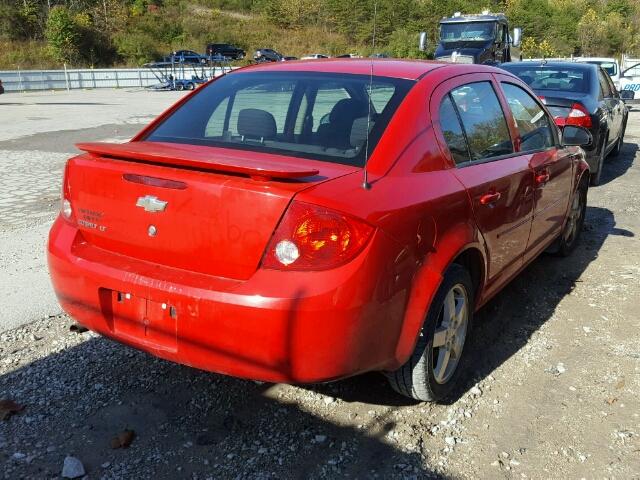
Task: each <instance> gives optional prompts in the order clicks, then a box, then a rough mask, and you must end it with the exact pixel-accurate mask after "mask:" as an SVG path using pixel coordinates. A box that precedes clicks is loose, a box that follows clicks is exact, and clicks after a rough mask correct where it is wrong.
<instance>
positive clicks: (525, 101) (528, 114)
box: [502, 83, 555, 152]
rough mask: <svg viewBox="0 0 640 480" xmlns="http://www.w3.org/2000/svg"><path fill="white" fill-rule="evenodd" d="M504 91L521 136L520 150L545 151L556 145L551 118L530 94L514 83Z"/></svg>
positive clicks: (506, 85) (504, 87)
mask: <svg viewBox="0 0 640 480" xmlns="http://www.w3.org/2000/svg"><path fill="white" fill-rule="evenodd" d="M502 89H503V91H504V96H505V97H506V99H507V103H508V104H509V108H510V109H511V113H512V114H513V118H514V120H515V121H516V126H517V127H518V133H519V134H520V150H521V151H523V152H528V151H532V150H545V149H547V148H550V147H553V146H554V145H555V137H554V134H553V130H552V127H551V121H550V120H549V116H548V115H547V114H546V112H545V111H544V110H543V109H542V107H541V106H540V105H539V104H538V102H536V101H535V100H534V99H533V97H532V96H531V95H529V93H527V92H526V91H525V90H523V89H522V88H520V87H518V86H517V85H513V84H512V83H503V84H502Z"/></svg>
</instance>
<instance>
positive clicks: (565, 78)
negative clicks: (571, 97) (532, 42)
mask: <svg viewBox="0 0 640 480" xmlns="http://www.w3.org/2000/svg"><path fill="white" fill-rule="evenodd" d="M504 68H505V69H506V70H508V71H509V72H511V73H513V74H514V75H517V76H518V77H520V80H522V81H524V82H525V83H526V84H527V85H529V86H530V87H531V88H533V89H534V90H560V91H566V92H579V93H588V92H589V79H590V74H589V70H587V69H585V68H571V67H554V66H544V67H540V66H536V67H522V66H517V67H511V66H507V67H504Z"/></svg>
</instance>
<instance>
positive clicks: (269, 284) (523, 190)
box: [48, 60, 591, 400]
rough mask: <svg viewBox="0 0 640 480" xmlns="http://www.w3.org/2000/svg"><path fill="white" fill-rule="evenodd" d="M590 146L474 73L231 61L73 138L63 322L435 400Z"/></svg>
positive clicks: (551, 230) (563, 242) (563, 225)
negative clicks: (96, 137)
mask: <svg viewBox="0 0 640 480" xmlns="http://www.w3.org/2000/svg"><path fill="white" fill-rule="evenodd" d="M371 68H373V71H374V72H375V76H374V77H373V81H372V76H371V73H370V72H371ZM284 88H286V91H284V90H283V89H284ZM283 92H284V93H283ZM298 93H299V94H298ZM371 98H375V101H371ZM327 114H328V115H327ZM325 117H326V121H324V122H323V121H320V119H321V118H325ZM590 140H591V135H590V134H589V132H588V131H587V130H586V129H583V128H581V127H576V126H572V125H567V126H565V127H564V132H563V133H561V132H560V131H559V129H558V127H557V126H556V125H555V124H554V122H553V118H552V117H551V115H550V114H549V112H548V111H547V110H546V108H545V107H544V106H543V105H542V103H541V102H540V100H539V99H538V98H537V97H536V96H535V94H534V93H533V92H532V91H531V90H530V89H529V88H528V87H527V86H526V84H525V83H523V82H522V81H520V80H519V79H518V78H517V77H516V76H514V75H511V74H509V73H507V72H504V71H501V70H498V69H497V68H493V67H488V66H483V65H462V64H442V63H432V62H416V61H402V60H398V61H394V62H388V61H379V60H371V61H366V62H364V61H363V62H356V61H351V60H328V61H326V62H307V63H296V64H295V66H293V65H292V64H289V63H286V62H274V63H271V64H268V65H256V66H253V67H247V68H244V69H240V70H237V71H235V72H233V73H231V74H228V75H225V76H222V77H219V78H218V79H217V80H216V81H214V82H210V83H208V84H206V85H205V86H203V87H201V88H199V89H197V90H196V91H195V92H193V93H191V94H190V96H189V97H187V98H186V99H183V100H182V101H181V102H180V103H178V104H177V106H176V107H174V108H172V109H169V110H167V111H166V112H165V113H163V114H162V115H161V116H160V117H159V118H158V119H156V120H155V121H154V122H152V123H151V124H150V125H149V126H148V127H146V128H145V129H144V130H143V131H142V132H140V133H139V134H138V135H137V136H136V137H135V138H134V139H133V140H132V141H130V142H129V143H125V144H116V143H83V144H78V148H79V149H81V150H83V151H85V152H87V153H86V154H83V155H80V156H76V157H73V158H71V159H70V160H69V161H68V162H67V164H66V167H65V173H64V180H63V189H62V190H63V194H62V195H63V198H62V207H61V213H60V215H59V216H58V218H57V219H56V221H55V223H54V225H53V226H52V228H51V232H50V234H49V243H48V262H49V270H50V273H51V279H52V282H53V286H54V289H55V292H56V294H57V297H58V299H59V301H60V303H61V305H62V306H63V308H64V310H65V311H66V312H68V313H69V314H70V315H71V316H72V317H73V318H75V319H76V320H77V321H78V322H80V323H81V324H83V325H85V326H87V327H88V328H90V329H92V330H94V331H96V332H99V333H100V334H102V335H105V336H107V337H110V338H113V339H115V340H117V341H120V342H122V343H126V344H127V345H131V346H133V347H136V348H138V349H141V350H144V351H146V352H149V353H151V354H153V355H157V356H159V357H162V358H165V359H168V360H171V361H174V362H179V363H184V364H186V365H189V366H192V367H197V368H201V369H204V370H208V371H212V372H220V373H224V374H226V375H233V376H237V377H243V378H252V379H257V380H264V381H271V382H301V383H307V382H314V383H315V382H324V381H329V380H336V379H339V378H344V377H348V376H351V375H355V374H359V373H362V372H367V371H372V370H374V371H384V372H386V374H387V376H388V378H389V380H390V383H391V385H392V386H393V388H395V389H396V390H397V391H398V392H400V393H402V394H404V395H407V396H409V397H412V398H416V399H420V400H438V399H442V398H444V397H445V396H446V395H447V394H448V393H449V392H450V390H451V388H452V387H453V386H454V385H455V384H456V382H457V381H458V379H459V378H460V374H461V371H462V370H463V369H464V367H463V366H462V365H463V364H462V363H461V362H462V361H463V358H464V357H463V355H465V353H466V351H467V349H466V348H465V345H466V344H467V342H468V339H469V337H470V334H471V331H472V326H473V315H474V312H475V311H477V310H478V309H479V308H480V307H481V306H482V305H484V304H485V303H486V302H487V301H488V300H489V299H490V298H491V297H493V296H494V295H495V294H496V293H497V292H499V291H500V290H501V289H502V288H503V287H504V286H505V285H506V284H507V283H508V282H509V280H510V279H511V278H513V277H514V275H516V274H517V273H518V272H520V271H521V270H522V269H524V268H525V267H526V266H527V265H528V264H529V263H530V262H532V261H533V260H534V259H535V258H536V257H537V256H538V255H539V254H540V253H541V252H542V251H544V250H545V249H547V248H550V247H553V248H555V250H556V251H558V252H559V253H560V254H562V255H568V254H569V253H570V252H571V250H572V249H574V248H575V246H576V244H577V242H578V239H579V236H580V232H581V227H582V223H583V220H584V213H585V207H586V199H587V189H588V175H589V170H588V165H587V164H586V162H585V161H584V152H583V151H582V150H581V149H580V148H579V147H577V146H576V145H586V144H587V143H588V142H590ZM365 174H366V175H365ZM541 281H543V279H541ZM160 381H161V380H160Z"/></svg>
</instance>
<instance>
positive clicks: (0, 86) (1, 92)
mask: <svg viewBox="0 0 640 480" xmlns="http://www.w3.org/2000/svg"><path fill="white" fill-rule="evenodd" d="M3 93H4V86H3V85H2V80H0V95H2V94H3Z"/></svg>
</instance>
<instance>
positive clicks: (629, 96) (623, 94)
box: [618, 90, 636, 102]
mask: <svg viewBox="0 0 640 480" xmlns="http://www.w3.org/2000/svg"><path fill="white" fill-rule="evenodd" d="M618 93H619V94H620V98H621V99H622V100H624V101H625V102H626V101H627V100H633V99H635V98H636V92H634V91H633V90H620V91H619V92H618Z"/></svg>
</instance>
